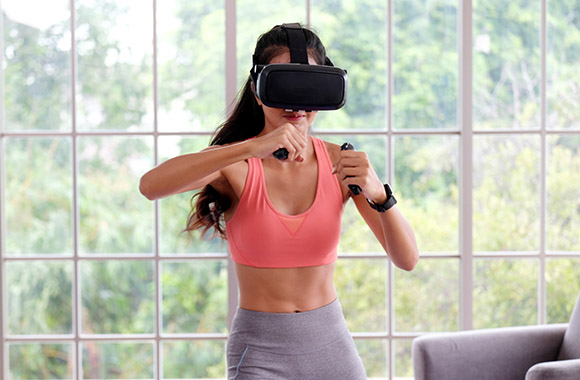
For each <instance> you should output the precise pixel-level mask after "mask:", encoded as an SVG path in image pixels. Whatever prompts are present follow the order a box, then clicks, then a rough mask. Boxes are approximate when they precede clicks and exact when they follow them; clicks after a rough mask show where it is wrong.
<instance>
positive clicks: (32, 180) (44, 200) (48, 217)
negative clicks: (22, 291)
mask: <svg viewBox="0 0 580 380" xmlns="http://www.w3.org/2000/svg"><path fill="white" fill-rule="evenodd" d="M4 144H5V145H4V146H5V150H6V165H5V168H6V192H5V199H6V201H5V202H6V203H5V205H6V209H5V210H6V225H5V228H6V235H5V237H6V253H7V254H8V255H24V254H39V253H40V254H43V253H46V254H63V253H64V254H66V253H68V254H72V252H73V222H72V195H73V189H72V163H71V143H70V139H68V138H36V137H31V138H6V140H5V141H4ZM48 173H50V175H47V174H48ZM3 206H4V205H3Z"/></svg>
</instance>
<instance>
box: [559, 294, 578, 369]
mask: <svg viewBox="0 0 580 380" xmlns="http://www.w3.org/2000/svg"><path fill="white" fill-rule="evenodd" d="M568 359H580V294H579V295H578V299H577V300H576V305H575V306H574V310H573V311H572V316H571V317H570V322H569V324H568V328H567V329H566V334H564V341H563V342H562V347H561V348H560V352H559V354H558V360H568Z"/></svg>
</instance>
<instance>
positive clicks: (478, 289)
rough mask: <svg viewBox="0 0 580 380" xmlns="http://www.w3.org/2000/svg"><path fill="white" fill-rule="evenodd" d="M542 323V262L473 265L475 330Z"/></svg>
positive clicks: (478, 262) (481, 261)
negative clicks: (539, 263) (540, 284)
mask: <svg viewBox="0 0 580 380" xmlns="http://www.w3.org/2000/svg"><path fill="white" fill-rule="evenodd" d="M536 323H538V262H537V261H536V260H520V259H517V260H514V259H475V260H474V261H473V327H474V328H475V329H483V328H494V327H506V326H523V325H533V324H536Z"/></svg>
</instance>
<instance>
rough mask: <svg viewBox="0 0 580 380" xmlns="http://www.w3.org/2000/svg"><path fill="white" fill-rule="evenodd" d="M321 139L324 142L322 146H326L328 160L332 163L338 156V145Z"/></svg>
mask: <svg viewBox="0 0 580 380" xmlns="http://www.w3.org/2000/svg"><path fill="white" fill-rule="evenodd" d="M321 141H322V142H323V143H324V146H325V147H326V151H327V152H328V156H329V157H330V162H332V164H333V165H334V164H335V163H336V162H337V161H338V159H339V157H340V145H337V144H335V143H331V142H328V141H324V140H321Z"/></svg>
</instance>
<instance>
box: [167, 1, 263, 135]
mask: <svg viewBox="0 0 580 380" xmlns="http://www.w3.org/2000/svg"><path fill="white" fill-rule="evenodd" d="M224 4H225V2H224V1H215V0H196V1H177V0H169V1H168V0H164V1H163V6H158V7H157V42H158V50H157V65H158V67H157V69H158V86H159V112H158V115H157V118H158V122H159V129H160V130H162V131H168V130H171V131H176V130H177V131H198V130H213V129H215V128H216V127H217V125H218V123H219V122H221V118H222V117H223V114H224V110H225V107H226V103H225V87H226V86H225V71H224V67H225V41H226V39H225V12H224ZM260 7H262V4H261V5H260ZM238 30H239V29H238ZM250 58H251V55H250ZM249 70H250V69H249V67H248V72H249ZM246 74H247V73H246Z"/></svg>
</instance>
